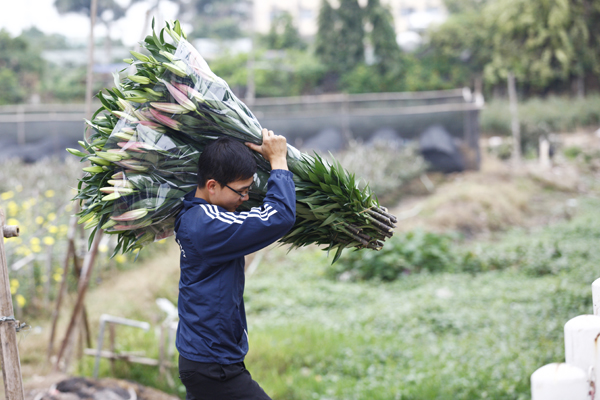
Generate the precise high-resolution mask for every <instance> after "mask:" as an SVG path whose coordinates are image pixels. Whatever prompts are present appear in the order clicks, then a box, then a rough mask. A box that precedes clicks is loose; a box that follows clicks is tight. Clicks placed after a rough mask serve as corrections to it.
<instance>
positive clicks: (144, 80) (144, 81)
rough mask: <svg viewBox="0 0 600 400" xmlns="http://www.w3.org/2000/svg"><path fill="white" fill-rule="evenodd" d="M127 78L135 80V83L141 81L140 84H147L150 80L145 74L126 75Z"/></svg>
mask: <svg viewBox="0 0 600 400" xmlns="http://www.w3.org/2000/svg"><path fill="white" fill-rule="evenodd" d="M127 78H129V79H130V80H132V81H134V82H137V83H141V84H142V85H147V84H149V83H150V82H152V81H151V80H150V78H148V77H146V76H140V75H127Z"/></svg>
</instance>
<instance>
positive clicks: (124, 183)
mask: <svg viewBox="0 0 600 400" xmlns="http://www.w3.org/2000/svg"><path fill="white" fill-rule="evenodd" d="M108 184H109V185H113V186H114V187H118V188H133V184H132V183H131V182H129V181H128V180H127V179H109V180H108Z"/></svg>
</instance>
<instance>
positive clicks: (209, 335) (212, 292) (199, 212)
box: [175, 170, 296, 364]
mask: <svg viewBox="0 0 600 400" xmlns="http://www.w3.org/2000/svg"><path fill="white" fill-rule="evenodd" d="M194 196H195V191H194V192H191V193H188V194H187V195H186V196H185V198H184V201H183V210H181V212H180V213H179V215H178V216H177V219H176V221H175V234H176V240H177V243H179V246H180V248H181V256H180V266H181V276H180V280H179V301H178V309H179V326H178V328H177V338H176V345H177V349H178V350H179V354H181V355H182V356H183V357H185V358H187V359H188V360H192V361H197V362H205V363H219V364H233V363H237V362H240V361H243V360H244V357H245V355H246V353H247V352H248V327H247V324H246V312H245V310H244V299H243V293H244V282H245V277H244V256H245V255H247V254H250V253H253V252H255V251H257V250H259V249H262V248H263V247H265V246H268V245H269V244H271V243H273V242H275V241H276V240H278V239H279V238H281V237H282V236H283V235H285V234H286V233H287V232H288V231H289V230H290V228H291V227H292V226H293V225H294V222H295V218H296V192H295V189H294V182H293V180H292V173H291V172H289V171H286V170H273V171H271V176H270V178H269V181H268V190H267V195H266V196H265V199H264V203H263V205H262V207H255V208H253V209H252V210H250V211H248V212H229V211H227V210H225V209H224V208H221V207H219V206H215V205H211V204H209V203H207V202H206V201H205V200H203V199H200V198H197V197H194Z"/></svg>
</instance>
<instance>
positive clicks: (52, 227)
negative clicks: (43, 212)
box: [48, 225, 58, 233]
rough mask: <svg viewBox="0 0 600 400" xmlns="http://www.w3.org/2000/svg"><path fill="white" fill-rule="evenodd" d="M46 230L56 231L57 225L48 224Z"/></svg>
mask: <svg viewBox="0 0 600 400" xmlns="http://www.w3.org/2000/svg"><path fill="white" fill-rule="evenodd" d="M48 232H49V233H57V232H58V227H56V226H55V225H48Z"/></svg>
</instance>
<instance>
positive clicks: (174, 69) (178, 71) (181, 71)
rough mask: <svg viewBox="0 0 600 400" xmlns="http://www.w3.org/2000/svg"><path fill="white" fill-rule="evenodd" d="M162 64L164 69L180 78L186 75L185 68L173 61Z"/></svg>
mask: <svg viewBox="0 0 600 400" xmlns="http://www.w3.org/2000/svg"><path fill="white" fill-rule="evenodd" d="M162 65H163V67H165V68H166V69H168V70H169V71H171V72H172V73H174V74H175V75H177V76H180V77H182V78H186V77H187V76H188V74H187V73H186V72H185V70H184V69H183V68H180V67H178V66H177V65H175V64H173V63H162Z"/></svg>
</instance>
